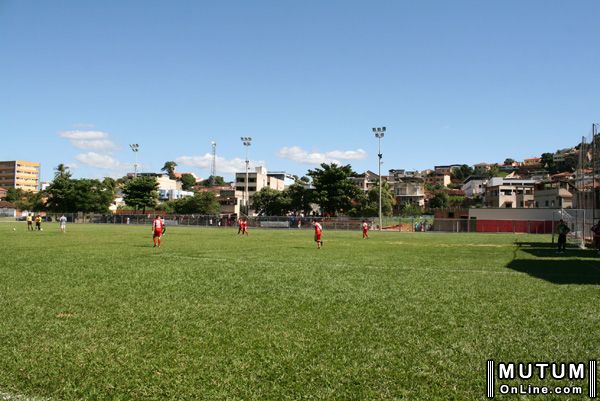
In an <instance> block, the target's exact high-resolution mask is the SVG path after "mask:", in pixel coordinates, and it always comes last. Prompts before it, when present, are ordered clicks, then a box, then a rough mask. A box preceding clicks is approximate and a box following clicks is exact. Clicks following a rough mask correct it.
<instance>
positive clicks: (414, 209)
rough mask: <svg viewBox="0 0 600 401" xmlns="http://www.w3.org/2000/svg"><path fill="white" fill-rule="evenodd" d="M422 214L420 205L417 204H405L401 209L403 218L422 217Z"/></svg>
mask: <svg viewBox="0 0 600 401" xmlns="http://www.w3.org/2000/svg"><path fill="white" fill-rule="evenodd" d="M422 213H423V212H422V210H421V208H420V207H419V205H417V204H415V203H405V204H404V205H402V208H401V209H400V214H401V215H402V216H420V215H421V214H422Z"/></svg>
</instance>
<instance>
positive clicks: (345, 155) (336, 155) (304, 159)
mask: <svg viewBox="0 0 600 401" xmlns="http://www.w3.org/2000/svg"><path fill="white" fill-rule="evenodd" d="M277 156H279V157H280V158H282V159H289V160H293V161H295V162H298V163H304V164H312V165H317V164H321V163H337V164H341V162H342V161H344V160H362V159H365V158H366V157H367V152H366V151H364V150H362V149H356V150H331V151H329V152H309V151H307V150H304V149H302V148H301V147H299V146H291V147H287V146H286V147H283V148H281V149H279V152H277Z"/></svg>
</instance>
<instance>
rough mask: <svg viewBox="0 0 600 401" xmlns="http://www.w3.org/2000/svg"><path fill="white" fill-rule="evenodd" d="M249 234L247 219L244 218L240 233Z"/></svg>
mask: <svg viewBox="0 0 600 401" xmlns="http://www.w3.org/2000/svg"><path fill="white" fill-rule="evenodd" d="M244 234H246V235H249V234H248V219H244V221H243V222H242V235H244Z"/></svg>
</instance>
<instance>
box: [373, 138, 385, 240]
mask: <svg viewBox="0 0 600 401" xmlns="http://www.w3.org/2000/svg"><path fill="white" fill-rule="evenodd" d="M373 133H374V134H375V138H377V141H378V152H377V157H378V159H379V172H378V175H379V231H381V229H382V227H383V225H382V218H381V184H382V182H381V163H382V161H381V158H382V157H383V154H382V153H381V138H383V136H384V135H385V127H377V128H373Z"/></svg>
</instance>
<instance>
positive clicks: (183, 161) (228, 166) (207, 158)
mask: <svg viewBox="0 0 600 401" xmlns="http://www.w3.org/2000/svg"><path fill="white" fill-rule="evenodd" d="M212 158H213V157H212V154H210V153H205V154H204V155H202V156H180V157H178V158H176V159H175V161H176V162H177V164H180V165H183V166H191V167H199V168H203V169H206V170H210V167H211V164H212ZM216 162H217V174H218V175H223V174H224V173H225V174H232V173H236V172H240V171H246V162H245V161H244V160H243V159H240V158H239V157H236V158H235V159H230V160H228V159H225V158H223V157H220V156H217V160H216ZM250 166H251V167H252V166H266V163H265V162H264V161H262V160H250Z"/></svg>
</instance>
